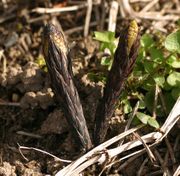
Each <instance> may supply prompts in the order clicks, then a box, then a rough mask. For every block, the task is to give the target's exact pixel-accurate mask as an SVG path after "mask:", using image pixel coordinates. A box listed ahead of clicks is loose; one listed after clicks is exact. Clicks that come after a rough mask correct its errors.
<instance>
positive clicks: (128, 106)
mask: <svg viewBox="0 0 180 176" xmlns="http://www.w3.org/2000/svg"><path fill="white" fill-rule="evenodd" d="M122 103H123V104H124V107H123V110H124V113H125V114H128V113H130V112H131V111H132V107H131V104H130V102H129V100H128V99H124V100H123V101H122Z"/></svg>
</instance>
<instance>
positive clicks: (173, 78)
mask: <svg viewBox="0 0 180 176" xmlns="http://www.w3.org/2000/svg"><path fill="white" fill-rule="evenodd" d="M167 82H168V84H169V85H171V86H173V87H180V73H179V72H175V71H174V72H172V73H171V74H170V75H169V76H168V77H167Z"/></svg>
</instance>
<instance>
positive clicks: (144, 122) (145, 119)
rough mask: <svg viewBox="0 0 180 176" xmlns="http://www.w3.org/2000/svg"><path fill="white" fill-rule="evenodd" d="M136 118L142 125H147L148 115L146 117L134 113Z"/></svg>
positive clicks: (142, 114) (140, 113)
mask: <svg viewBox="0 0 180 176" xmlns="http://www.w3.org/2000/svg"><path fill="white" fill-rule="evenodd" d="M136 116H137V118H138V119H139V120H140V121H141V122H142V123H143V124H147V123H148V119H149V118H150V117H151V116H149V115H146V114H144V113H142V112H137V113H136Z"/></svg>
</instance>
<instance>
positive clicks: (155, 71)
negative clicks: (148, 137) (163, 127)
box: [94, 30, 180, 128]
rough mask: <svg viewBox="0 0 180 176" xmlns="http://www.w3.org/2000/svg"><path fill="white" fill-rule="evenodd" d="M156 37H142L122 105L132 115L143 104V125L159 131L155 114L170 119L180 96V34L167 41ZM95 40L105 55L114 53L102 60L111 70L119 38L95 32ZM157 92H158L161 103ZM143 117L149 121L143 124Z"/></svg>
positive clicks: (139, 115)
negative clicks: (136, 106) (168, 116)
mask: <svg viewBox="0 0 180 176" xmlns="http://www.w3.org/2000/svg"><path fill="white" fill-rule="evenodd" d="M156 37H157V36H152V35H150V34H144V35H143V36H142V37H141V41H140V44H141V47H140V50H139V55H138V58H137V61H136V65H135V68H134V70H133V73H132V74H131V76H130V77H129V78H128V80H127V82H126V88H125V89H124V91H123V93H122V94H121V96H120V100H121V101H120V104H121V105H122V106H123V110H124V113H126V114H128V113H130V112H131V111H132V104H134V102H135V101H139V102H140V105H139V110H141V111H142V112H143V113H142V112H138V113H137V115H136V117H137V118H138V119H139V120H140V121H141V122H142V123H145V124H149V125H150V126H153V127H156V128H158V127H159V125H158V123H157V121H156V120H154V117H152V116H153V115H152V114H154V113H155V114H156V115H157V116H159V117H163V116H165V115H167V114H168V113H169V111H170V110H171V108H172V106H173V104H174V103H175V100H176V99H177V98H178V97H179V96H180V73H179V72H178V71H179V69H180V58H179V54H180V30H177V31H176V32H173V33H171V34H169V35H168V36H167V37H166V38H165V40H164V41H163V37H162V36H161V37H160V38H159V39H155V38H156ZM94 39H96V40H98V41H100V42H101V45H100V50H101V51H104V50H105V49H106V48H108V50H109V51H110V56H109V57H107V58H102V60H101V64H102V65H105V66H108V68H110V67H111V65H112V61H113V60H112V58H113V57H114V51H115V49H116V47H117V45H116V40H117V39H116V38H115V34H114V33H112V32H95V37H94ZM155 92H158V99H157V102H155ZM155 103H156V106H155V107H154V104H155ZM142 114H144V118H145V119H146V120H145V121H143V120H142V119H143V118H142ZM146 114H151V116H147V115H146Z"/></svg>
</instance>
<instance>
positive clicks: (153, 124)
mask: <svg viewBox="0 0 180 176" xmlns="http://www.w3.org/2000/svg"><path fill="white" fill-rule="evenodd" d="M148 124H149V125H150V126H152V127H154V128H156V129H157V128H159V123H158V122H157V120H156V119H154V118H153V117H149V119H148Z"/></svg>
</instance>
